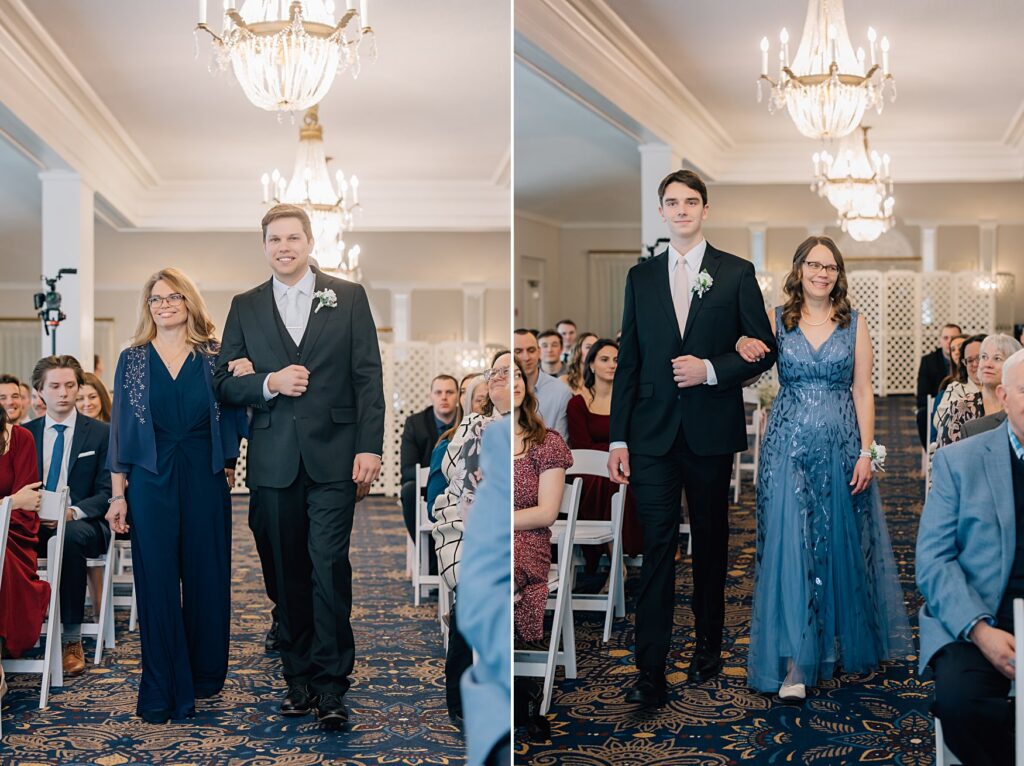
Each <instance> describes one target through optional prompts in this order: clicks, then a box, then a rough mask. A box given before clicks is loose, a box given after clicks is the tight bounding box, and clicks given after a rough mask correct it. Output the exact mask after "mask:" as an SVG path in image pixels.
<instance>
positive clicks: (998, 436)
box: [917, 427, 1017, 671]
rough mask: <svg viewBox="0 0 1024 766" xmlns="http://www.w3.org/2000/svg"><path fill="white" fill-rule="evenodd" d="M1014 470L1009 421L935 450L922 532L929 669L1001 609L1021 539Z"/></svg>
mask: <svg viewBox="0 0 1024 766" xmlns="http://www.w3.org/2000/svg"><path fill="white" fill-rule="evenodd" d="M1010 470H1011V469H1010V437H1009V435H1008V434H1007V432H1006V428H1005V427H1004V428H997V429H995V430H994V431H988V432H987V433H983V434H979V435H978V436H975V437H974V438H973V439H962V440H961V441H958V442H955V443H954V444H950V445H949V446H947V447H943V448H942V449H940V450H939V451H938V452H936V453H935V464H934V467H933V470H932V482H933V483H932V489H931V492H929V493H928V500H927V502H925V505H924V512H923V513H922V514H921V524H920V527H919V528H918V534H917V585H918V587H919V588H920V589H921V593H922V595H924V600H925V603H924V606H922V607H921V613H920V623H921V670H922V671H923V670H924V669H925V667H926V666H927V665H928V662H929V660H931V658H932V656H933V655H934V654H935V652H937V651H938V650H939V649H941V648H942V647H943V646H945V645H946V644H948V643H951V642H953V641H957V640H960V639H962V638H963V632H964V630H966V629H967V627H968V626H969V625H970V624H971V623H972V622H973V621H974V620H975V619H977V618H978V617H980V616H981V615H983V614H988V615H995V613H996V612H997V611H998V609H999V602H1000V601H1001V600H1002V598H1003V591H1005V590H1006V583H1007V582H1008V581H1009V577H1010V567H1012V566H1013V554H1014V550H1015V547H1016V544H1017V542H1016V537H1017V523H1016V517H1015V514H1014V505H1013V477H1012V475H1011V473H1010Z"/></svg>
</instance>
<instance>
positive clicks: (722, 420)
mask: <svg viewBox="0 0 1024 766" xmlns="http://www.w3.org/2000/svg"><path fill="white" fill-rule="evenodd" d="M700 270H701V271H703V270H707V272H708V274H709V275H710V276H711V278H712V280H713V284H712V286H711V289H709V290H707V291H706V292H705V293H704V296H703V297H698V296H697V293H695V292H693V293H691V295H690V310H689V314H688V315H687V320H686V337H683V338H681V337H679V324H678V322H677V321H676V315H675V309H674V307H673V304H672V291H671V287H670V285H669V274H668V251H667V250H666V251H664V252H662V253H661V254H659V255H657V256H655V257H654V258H651V259H649V260H647V261H644V262H643V263H639V264H637V265H636V266H634V267H633V268H631V269H630V270H629V275H628V276H627V277H626V299H625V304H624V307H623V311H622V339H621V342H620V346H619V362H618V368H617V369H616V371H615V385H614V388H613V389H612V416H611V441H613V442H615V441H624V442H627V444H628V446H629V451H630V452H631V453H635V454H641V455H664V454H665V453H666V452H668V451H669V449H670V448H671V447H672V443H673V442H674V441H675V438H676V435H677V434H678V433H679V428H680V427H682V428H683V432H684V435H685V437H686V442H687V444H688V445H689V446H690V448H691V449H692V450H693V451H694V452H695V453H697V454H698V455H724V454H729V453H733V452H740V451H742V450H745V449H746V448H747V431H746V416H745V413H744V409H743V393H742V390H741V389H742V384H743V382H744V381H746V380H748V379H750V378H751V377H754V376H756V375H758V374H760V373H762V372H764V371H765V370H768V369H770V368H771V366H772V365H773V364H775V353H776V343H775V336H774V335H773V334H772V330H771V325H770V324H769V322H768V315H767V314H766V313H765V308H764V297H763V296H762V295H761V290H760V288H759V287H758V285H757V279H756V276H755V273H754V265H753V264H752V263H751V262H750V261H746V260H743V259H742V258H738V257H736V256H735V255H730V254H729V253H724V252H722V251H721V250H716V249H715V248H713V247H712V246H711V245H710V244H708V246H707V250H706V252H705V254H704V260H703V261H702V262H701V266H700ZM741 335H746V336H748V337H751V338H758V339H759V340H762V341H764V343H765V344H766V345H767V346H768V348H769V349H771V351H770V352H769V353H768V354H767V355H766V356H765V358H764V359H762V360H761V361H760V362H756V363H748V362H745V361H743V359H742V358H741V357H740V355H739V354H738V353H736V351H735V345H736V341H737V340H738V339H739V337H740V336H741ZM684 354H692V355H693V356H695V357H698V358H700V359H707V360H709V361H710V362H711V364H712V366H713V367H714V368H715V375H716V376H717V378H718V383H717V385H714V386H709V385H700V386H694V387H692V388H679V387H678V386H677V385H676V383H675V381H674V380H673V379H672V362H671V360H672V359H673V358H674V357H677V356H680V355H684Z"/></svg>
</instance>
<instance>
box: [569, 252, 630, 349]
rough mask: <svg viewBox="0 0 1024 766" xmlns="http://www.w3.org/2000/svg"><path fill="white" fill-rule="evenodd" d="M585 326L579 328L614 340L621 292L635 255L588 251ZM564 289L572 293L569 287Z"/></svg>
mask: <svg viewBox="0 0 1024 766" xmlns="http://www.w3.org/2000/svg"><path fill="white" fill-rule="evenodd" d="M587 259H588V269H587V271H588V273H589V275H590V277H589V283H590V284H589V290H588V293H587V316H588V317H589V320H590V321H589V323H588V324H589V326H588V327H581V328H580V330H587V331H589V332H592V333H594V334H596V335H599V336H600V337H602V338H614V337H615V335H616V333H618V331H619V324H620V323H621V322H622V303H623V295H624V293H623V288H624V286H625V284H626V272H628V271H629V270H630V269H631V268H632V267H633V266H635V265H636V263H637V261H638V260H639V256H638V255H637V253H636V252H635V251H608V250H591V251H590V252H589V253H587ZM568 289H570V290H571V289H574V288H573V287H572V286H569V287H568Z"/></svg>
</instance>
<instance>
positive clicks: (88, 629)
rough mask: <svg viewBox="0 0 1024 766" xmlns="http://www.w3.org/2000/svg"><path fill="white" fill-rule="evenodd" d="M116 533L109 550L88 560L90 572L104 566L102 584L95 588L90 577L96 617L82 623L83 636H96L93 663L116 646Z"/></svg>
mask: <svg viewBox="0 0 1024 766" xmlns="http://www.w3.org/2000/svg"><path fill="white" fill-rule="evenodd" d="M116 537H117V536H116V535H115V534H114V532H113V531H111V533H110V545H108V546H107V552H106V553H105V554H104V555H102V556H97V557H96V558H91V559H87V560H86V566H88V567H89V572H90V574H91V573H92V572H93V571H94V570H99V569H100V568H102V570H103V577H102V579H101V583H102V584H101V585H100V587H99V588H98V589H96V590H94V589H93V588H92V587H91V586H92V584H93V583H92V578H91V577H90V589H89V595H90V597H91V599H92V611H93V615H94V617H95V619H94V620H93V621H92V622H83V623H82V635H83V636H95V637H96V652H95V653H94V655H93V664H94V665H99V664H100V662H101V661H102V660H103V650H104V649H113V648H114V604H113V600H114V599H113V594H114V550H115V548H114V543H115V542H116Z"/></svg>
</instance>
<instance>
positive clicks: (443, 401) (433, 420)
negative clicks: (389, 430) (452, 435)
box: [401, 375, 459, 540]
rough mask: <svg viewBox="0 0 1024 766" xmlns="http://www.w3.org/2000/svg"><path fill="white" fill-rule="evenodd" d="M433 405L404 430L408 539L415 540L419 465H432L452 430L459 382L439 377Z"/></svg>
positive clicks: (432, 389) (435, 381)
mask: <svg viewBox="0 0 1024 766" xmlns="http://www.w3.org/2000/svg"><path fill="white" fill-rule="evenodd" d="M430 401H431V405H430V406H429V407H427V408H426V409H425V410H421V411H420V412H416V413H414V414H412V415H410V416H409V417H408V418H406V420H405V426H404V427H403V428H402V451H401V466H402V515H403V516H404V517H405V528H406V529H407V530H409V537H411V538H412V539H413V540H415V539H416V464H417V463H419V464H420V467H421V468H426V467H427V466H429V465H430V454H431V453H432V452H433V451H434V447H435V445H436V444H437V440H438V437H440V436H441V434H443V433H444V432H445V431H447V430H448V429H449V428H451V427H452V421H453V420H454V419H455V410H456V408H457V407H458V405H459V381H457V380H456V379H455V378H453V377H452V376H451V375H438V376H437V377H436V378H434V379H433V380H432V381H430Z"/></svg>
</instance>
